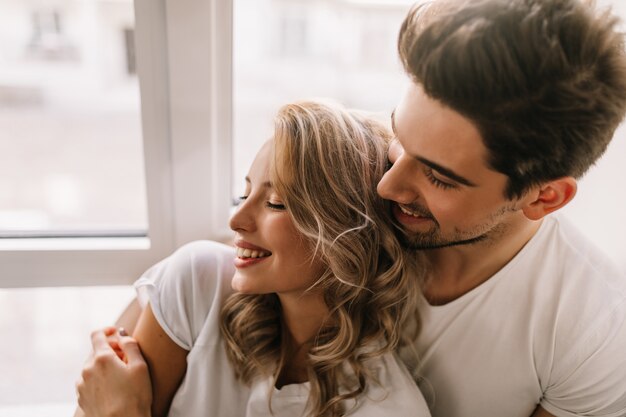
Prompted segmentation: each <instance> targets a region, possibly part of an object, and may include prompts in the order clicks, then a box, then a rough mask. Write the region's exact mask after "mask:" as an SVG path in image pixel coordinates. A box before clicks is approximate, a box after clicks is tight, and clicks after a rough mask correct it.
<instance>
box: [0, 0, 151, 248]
mask: <svg viewBox="0 0 626 417" xmlns="http://www.w3.org/2000/svg"><path fill="white" fill-rule="evenodd" d="M0 132H2V133H1V134H0V236H4V237H6V236H53V235H119V234H121V235H124V234H131V235H132V234H144V233H145V230H146V228H147V216H146V198H145V185H144V170H143V155H142V152H143V151H142V137H141V124H140V99H139V87H138V81H137V76H136V72H135V46H134V11H133V2H132V0H120V1H102V0H83V1H75V0H50V1H45V2H33V1H22V0H7V1H3V2H2V3H0Z"/></svg>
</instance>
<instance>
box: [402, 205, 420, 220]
mask: <svg viewBox="0 0 626 417" xmlns="http://www.w3.org/2000/svg"><path fill="white" fill-rule="evenodd" d="M398 207H400V211H401V212H403V213H404V214H407V215H409V216H413V217H421V216H420V215H419V214H417V213H415V212H413V211H411V210H409V209H407V208H404V207H403V206H401V205H400V204H398Z"/></svg>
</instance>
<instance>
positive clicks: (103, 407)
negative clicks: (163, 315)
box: [76, 328, 152, 417]
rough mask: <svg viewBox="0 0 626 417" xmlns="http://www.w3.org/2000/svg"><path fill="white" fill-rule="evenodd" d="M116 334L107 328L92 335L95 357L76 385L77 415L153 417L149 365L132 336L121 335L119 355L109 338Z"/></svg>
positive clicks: (92, 416) (91, 416) (117, 344)
mask: <svg viewBox="0 0 626 417" xmlns="http://www.w3.org/2000/svg"><path fill="white" fill-rule="evenodd" d="M114 331H115V329H114V328H107V329H105V330H98V331H95V332H93V333H92V335H91V343H92V345H93V356H92V357H91V358H90V359H89V361H88V362H87V364H86V365H85V368H84V369H83V372H82V375H81V379H80V380H79V382H78V383H77V384H76V392H77V393H78V405H79V406H80V409H79V410H78V411H77V412H76V416H83V415H86V416H88V417H122V416H125V417H151V414H150V404H151V403H152V389H151V387H150V376H149V374H148V367H147V366H146V362H145V361H144V359H143V357H142V355H141V351H140V349H139V346H138V345H137V342H136V341H135V340H134V339H132V338H131V337H128V336H120V338H119V340H118V341H117V342H116V346H117V347H118V348H119V352H116V351H115V350H114V349H113V347H111V345H110V344H109V340H108V339H107V336H111V334H112V333H113V332H114ZM120 355H121V356H122V357H123V359H121V358H120Z"/></svg>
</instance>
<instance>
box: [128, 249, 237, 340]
mask: <svg viewBox="0 0 626 417" xmlns="http://www.w3.org/2000/svg"><path fill="white" fill-rule="evenodd" d="M233 259H234V250H233V249H232V248H231V247H229V246H226V245H224V244H221V243H218V242H211V241H196V242H191V243H188V244H186V245H184V246H181V247H180V248H179V249H177V250H176V251H175V252H174V253H173V254H172V255H170V256H169V257H167V258H165V259H164V260H162V261H161V262H159V263H158V264H156V265H154V266H153V267H151V268H150V269H148V271H146V272H145V273H144V274H143V275H142V277H141V278H140V279H139V280H137V282H135V288H136V289H137V294H138V297H139V301H140V304H141V305H142V306H145V305H146V304H147V303H148V302H149V303H150V305H151V307H152V310H153V312H154V314H155V316H156V318H157V321H158V322H159V324H160V325H161V327H163V329H164V330H165V331H166V332H167V333H168V334H170V337H172V340H174V341H176V342H177V343H178V344H179V345H180V346H183V347H184V348H185V349H187V350H190V349H191V347H192V346H193V345H194V344H195V343H196V340H197V338H198V337H199V335H200V333H201V332H203V331H204V330H205V329H206V328H207V327H210V328H211V329H213V328H215V327H216V326H217V321H216V320H209V317H218V316H219V311H220V308H221V305H222V301H223V300H224V299H225V298H226V297H227V296H228V295H229V294H231V293H232V289H231V286H230V281H231V279H232V276H233V274H234V271H235V268H234V264H233Z"/></svg>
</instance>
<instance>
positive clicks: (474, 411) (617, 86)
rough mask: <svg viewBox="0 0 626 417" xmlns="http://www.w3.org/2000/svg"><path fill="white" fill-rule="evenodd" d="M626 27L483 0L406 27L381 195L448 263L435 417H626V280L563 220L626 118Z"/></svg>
mask: <svg viewBox="0 0 626 417" xmlns="http://www.w3.org/2000/svg"><path fill="white" fill-rule="evenodd" d="M614 24H615V22H614V21H613V18H611V17H610V16H607V15H601V16H598V15H595V14H594V12H593V10H592V9H591V8H590V7H588V6H587V5H585V4H582V3H581V2H578V1H573V0H558V1H556V0H555V1H546V0H512V1H497V0H476V1H466V2H462V3H461V2H459V1H439V2H435V3H433V4H430V5H427V6H423V7H418V8H414V9H413V10H412V11H411V12H410V14H409V15H408V17H407V18H406V20H405V21H404V23H403V25H402V29H401V32H400V37H399V42H398V44H399V52H400V57H401V60H402V62H403V64H404V68H405V70H406V72H407V73H408V74H409V76H410V77H411V79H412V81H413V83H412V85H411V86H410V87H409V89H408V91H407V92H406V94H405V95H404V98H403V99H402V100H401V102H400V104H399V105H398V107H397V108H396V110H395V112H394V114H393V116H392V122H393V126H394V131H395V134H396V140H395V141H394V143H393V144H392V145H391V148H390V151H389V160H390V163H391V164H392V167H391V168H390V169H389V171H388V172H387V173H386V175H385V176H384V177H383V179H382V180H381V182H380V184H379V185H378V192H379V194H380V195H381V196H383V197H384V198H386V199H388V200H391V201H393V202H394V204H393V212H394V214H395V216H396V218H397V220H398V222H399V223H400V224H401V225H402V227H403V230H404V232H405V234H404V236H403V239H404V240H405V242H406V244H407V245H409V246H411V247H414V248H415V249H422V250H425V252H426V254H427V256H428V258H429V259H430V261H431V263H432V273H431V276H430V280H429V281H428V282H427V284H426V287H425V289H424V295H425V298H426V301H427V302H426V303H425V305H424V308H423V309H422V313H423V323H424V328H423V330H422V333H421V335H420V338H419V341H418V344H417V347H418V351H419V353H420V357H421V364H420V369H419V372H420V374H421V376H422V381H421V383H420V386H421V388H422V391H423V392H424V394H425V395H426V396H427V397H428V396H430V402H431V411H432V413H433V415H434V416H446V417H449V416H482V417H484V416H520V417H522V416H529V415H533V413H534V415H536V416H548V415H556V416H572V415H585V416H588V415H593V416H626V279H625V278H624V276H622V275H621V274H620V272H619V271H618V270H617V268H615V267H613V266H612V265H610V264H609V262H608V261H607V259H606V258H605V257H604V256H603V255H602V254H600V253H598V251H597V250H596V249H595V248H593V247H592V246H591V244H590V243H589V242H588V241H587V240H585V238H583V237H582V236H580V235H579V234H578V232H577V231H576V230H575V229H574V227H573V226H572V225H570V224H568V223H567V222H566V221H564V220H563V219H561V218H559V217H558V216H547V215H548V214H550V213H552V212H554V211H556V210H558V209H559V208H561V207H563V206H564V205H565V204H567V203H568V202H569V201H570V200H571V199H572V198H573V197H574V195H575V194H576V178H579V177H580V176H582V175H583V174H584V173H585V171H586V170H587V169H588V168H589V166H590V165H592V164H593V163H594V162H595V161H596V159H597V158H598V157H599V156H600V155H601V154H602V153H603V152H604V150H605V149H606V147H607V144H608V143H609V141H610V139H611V137H612V135H613V132H614V130H615V128H616V127H617V126H618V124H619V123H620V122H621V120H622V118H623V116H624V111H625V107H626V58H625V56H624V51H623V49H622V37H621V36H620V35H618V34H617V33H616V32H615V31H614ZM598 210H599V212H598V214H599V215H601V212H600V210H601V208H600V207H598ZM535 409H536V410H535Z"/></svg>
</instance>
